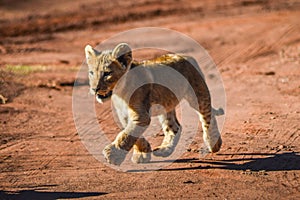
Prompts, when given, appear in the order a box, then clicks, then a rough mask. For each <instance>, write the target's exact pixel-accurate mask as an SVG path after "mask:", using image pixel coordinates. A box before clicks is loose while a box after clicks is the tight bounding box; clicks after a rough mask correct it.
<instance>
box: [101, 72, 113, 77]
mask: <svg viewBox="0 0 300 200" xmlns="http://www.w3.org/2000/svg"><path fill="white" fill-rule="evenodd" d="M111 74H112V72H104V74H103V76H104V77H106V76H109V75H111Z"/></svg>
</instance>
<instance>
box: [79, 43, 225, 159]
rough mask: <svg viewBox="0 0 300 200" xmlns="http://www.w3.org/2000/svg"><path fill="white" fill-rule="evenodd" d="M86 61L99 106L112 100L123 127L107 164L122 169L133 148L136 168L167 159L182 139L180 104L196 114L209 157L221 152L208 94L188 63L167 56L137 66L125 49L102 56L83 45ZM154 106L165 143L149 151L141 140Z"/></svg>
mask: <svg viewBox="0 0 300 200" xmlns="http://www.w3.org/2000/svg"><path fill="white" fill-rule="evenodd" d="M85 55H86V61H87V64H88V69H89V85H90V93H92V94H93V95H95V97H96V99H97V101H98V102H99V103H102V102H103V101H104V100H107V99H109V98H111V99H112V103H113V105H114V108H115V109H116V113H117V115H118V118H119V120H120V122H121V124H122V126H123V130H122V131H121V132H120V133H119V134H118V135H117V137H116V138H115V140H114V141H113V142H112V143H111V144H108V145H107V146H106V147H105V148H104V150H103V154H104V156H105V158H106V160H107V161H108V162H109V163H111V164H114V165H120V164H121V163H122V162H123V161H124V159H125V156H126V154H127V153H128V152H129V151H130V150H131V149H132V148H133V156H132V161H133V162H135V163H146V162H149V161H150V159H151V153H153V154H154V155H155V156H162V157H167V156H169V155H171V154H172V152H173V151H174V148H175V146H176V145H177V142H178V140H179V137H180V134H181V125H180V124H179V122H178V120H177V118H176V113H175V107H176V106H177V105H178V104H179V102H180V101H181V100H182V99H186V100H187V101H188V102H189V104H190V106H191V107H192V108H194V109H195V110H196V112H197V113H198V114H199V117H200V120H201V122H202V129H203V139H204V142H205V144H206V146H207V147H208V149H209V150H210V152H217V151H219V150H220V148H221V145H222V140H221V135H220V132H219V130H218V127H217V122H216V119H215V115H214V113H213V109H212V105H211V97H210V93H209V90H208V87H207V85H206V83H205V80H204V78H203V75H202V74H201V72H200V71H199V68H197V67H198V66H197V63H196V61H195V60H194V59H193V58H192V57H187V56H180V55H177V54H166V55H163V56H161V57H158V58H155V59H153V60H147V61H142V62H137V61H134V60H133V59H132V50H131V48H130V47H129V46H128V44H126V43H121V44H118V45H117V46H116V47H115V48H114V49H112V50H105V51H97V50H95V49H93V48H92V47H91V46H89V45H87V46H86V47H85ZM157 104H158V105H161V106H163V107H164V110H165V112H164V113H163V112H162V113H159V121H160V123H161V125H162V130H163V132H164V139H163V141H162V143H161V145H160V146H158V147H156V148H154V149H153V150H151V146H150V144H149V143H148V141H147V140H146V139H145V138H143V137H142V134H143V132H144V131H145V129H146V128H147V126H148V125H149V124H150V121H151V106H152V105H157Z"/></svg>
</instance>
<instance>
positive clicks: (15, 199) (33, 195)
mask: <svg viewBox="0 0 300 200" xmlns="http://www.w3.org/2000/svg"><path fill="white" fill-rule="evenodd" d="M105 194H107V193H103V192H44V191H36V190H22V191H18V192H16V193H11V192H8V191H1V190H0V199H1V200H2V199H3V200H19V199H20V200H21V199H36V200H39V199H41V200H42V199H43V200H55V199H73V198H84V197H92V196H100V195H105Z"/></svg>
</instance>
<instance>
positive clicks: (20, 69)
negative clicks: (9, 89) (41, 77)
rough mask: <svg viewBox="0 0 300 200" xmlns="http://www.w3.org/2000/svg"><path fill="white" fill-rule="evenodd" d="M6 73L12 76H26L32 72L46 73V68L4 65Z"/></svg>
mask: <svg viewBox="0 0 300 200" xmlns="http://www.w3.org/2000/svg"><path fill="white" fill-rule="evenodd" d="M5 70H6V71H9V72H12V73H14V74H20V75H28V74H31V73H34V72H40V71H46V70H47V67H46V66H30V65H6V68H5Z"/></svg>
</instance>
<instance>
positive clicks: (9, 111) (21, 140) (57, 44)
mask: <svg viewBox="0 0 300 200" xmlns="http://www.w3.org/2000/svg"><path fill="white" fill-rule="evenodd" d="M299 10H300V3H299V1H296V0H291V1H283V0H279V1H260V0H247V1H236V0H229V1H225V2H222V3H221V2H220V1H216V0H208V1H200V2H198V1H196V0H186V1H184V0H178V1H170V0H167V1H163V2H161V1H156V0H142V1H136V2H134V3H133V2H132V1H129V0H124V1H108V2H106V3H99V2H98V1H95V0H86V1H79V0H75V1H70V0H67V1H64V3H61V1H58V0H55V1H51V3H50V1H49V2H48V1H35V0H32V1H29V2H28V1H26V2H23V3H22V2H19V1H0V13H1V17H0V70H1V71H0V95H2V98H1V100H0V102H1V101H4V100H6V103H5V104H0V199H58V198H61V199H64V198H82V199H84V198H85V199H132V198H139V199H171V198H177V199H186V198H191V199H295V200H296V199H299V198H300V181H299V180H300V155H299V152H300V137H299V136H300V101H299V99H300V82H299V80H300V21H299V19H300V12H299ZM144 26H155V27H164V28H170V29H173V30H176V31H179V32H181V33H184V34H186V35H188V36H190V37H192V38H194V39H195V40H196V41H197V42H199V43H200V44H201V45H202V46H203V47H205V49H206V50H207V51H208V52H209V54H210V55H211V57H212V58H213V59H214V61H215V62H216V64H217V67H218V69H219V71H220V73H221V75H222V78H223V82H224V87H225V90H226V95H227V113H226V122H225V125H224V128H223V130H222V136H223V146H222V149H221V151H220V152H218V153H217V154H215V155H211V154H209V155H207V156H205V157H204V158H201V159H199V153H198V152H197V149H199V146H200V145H201V143H202V141H200V139H199V141H194V142H193V143H192V145H191V146H190V147H187V149H188V151H187V152H186V153H185V154H184V155H183V156H182V157H181V158H180V159H178V160H177V161H175V162H174V163H172V164H171V165H169V166H168V167H166V168H163V169H161V170H158V171H150V172H136V173H133V172H131V173H128V172H127V173H126V172H121V171H115V170H113V169H111V168H109V167H107V166H106V165H104V164H102V163H101V162H99V161H97V160H96V159H95V158H94V157H93V156H92V155H90V154H89V152H88V151H87V150H86V148H85V147H84V145H83V144H82V142H81V140H80V137H79V136H78V133H77V130H76V128H75V125H74V121H73V115H72V86H73V83H74V80H75V77H76V73H77V71H78V69H79V68H80V66H81V64H82V62H83V60H84V47H85V45H86V44H91V45H93V46H96V45H97V44H99V43H100V42H101V41H103V40H105V39H107V38H109V37H111V36H112V35H114V34H116V33H119V32H121V31H125V30H128V29H132V28H137V27H144ZM174 45H176V44H174ZM139 59H143V58H139ZM0 97H1V96H0ZM96 109H97V111H98V119H99V123H100V124H102V125H103V127H105V131H106V132H107V133H109V134H114V133H116V132H117V131H118V130H119V129H118V127H117V125H116V124H115V122H114V120H113V117H112V114H111V111H110V105H109V104H105V105H104V106H102V107H100V106H99V105H96ZM198 134H199V138H200V134H201V133H200V132H199V133H198ZM157 137H158V139H159V138H162V136H157Z"/></svg>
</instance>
